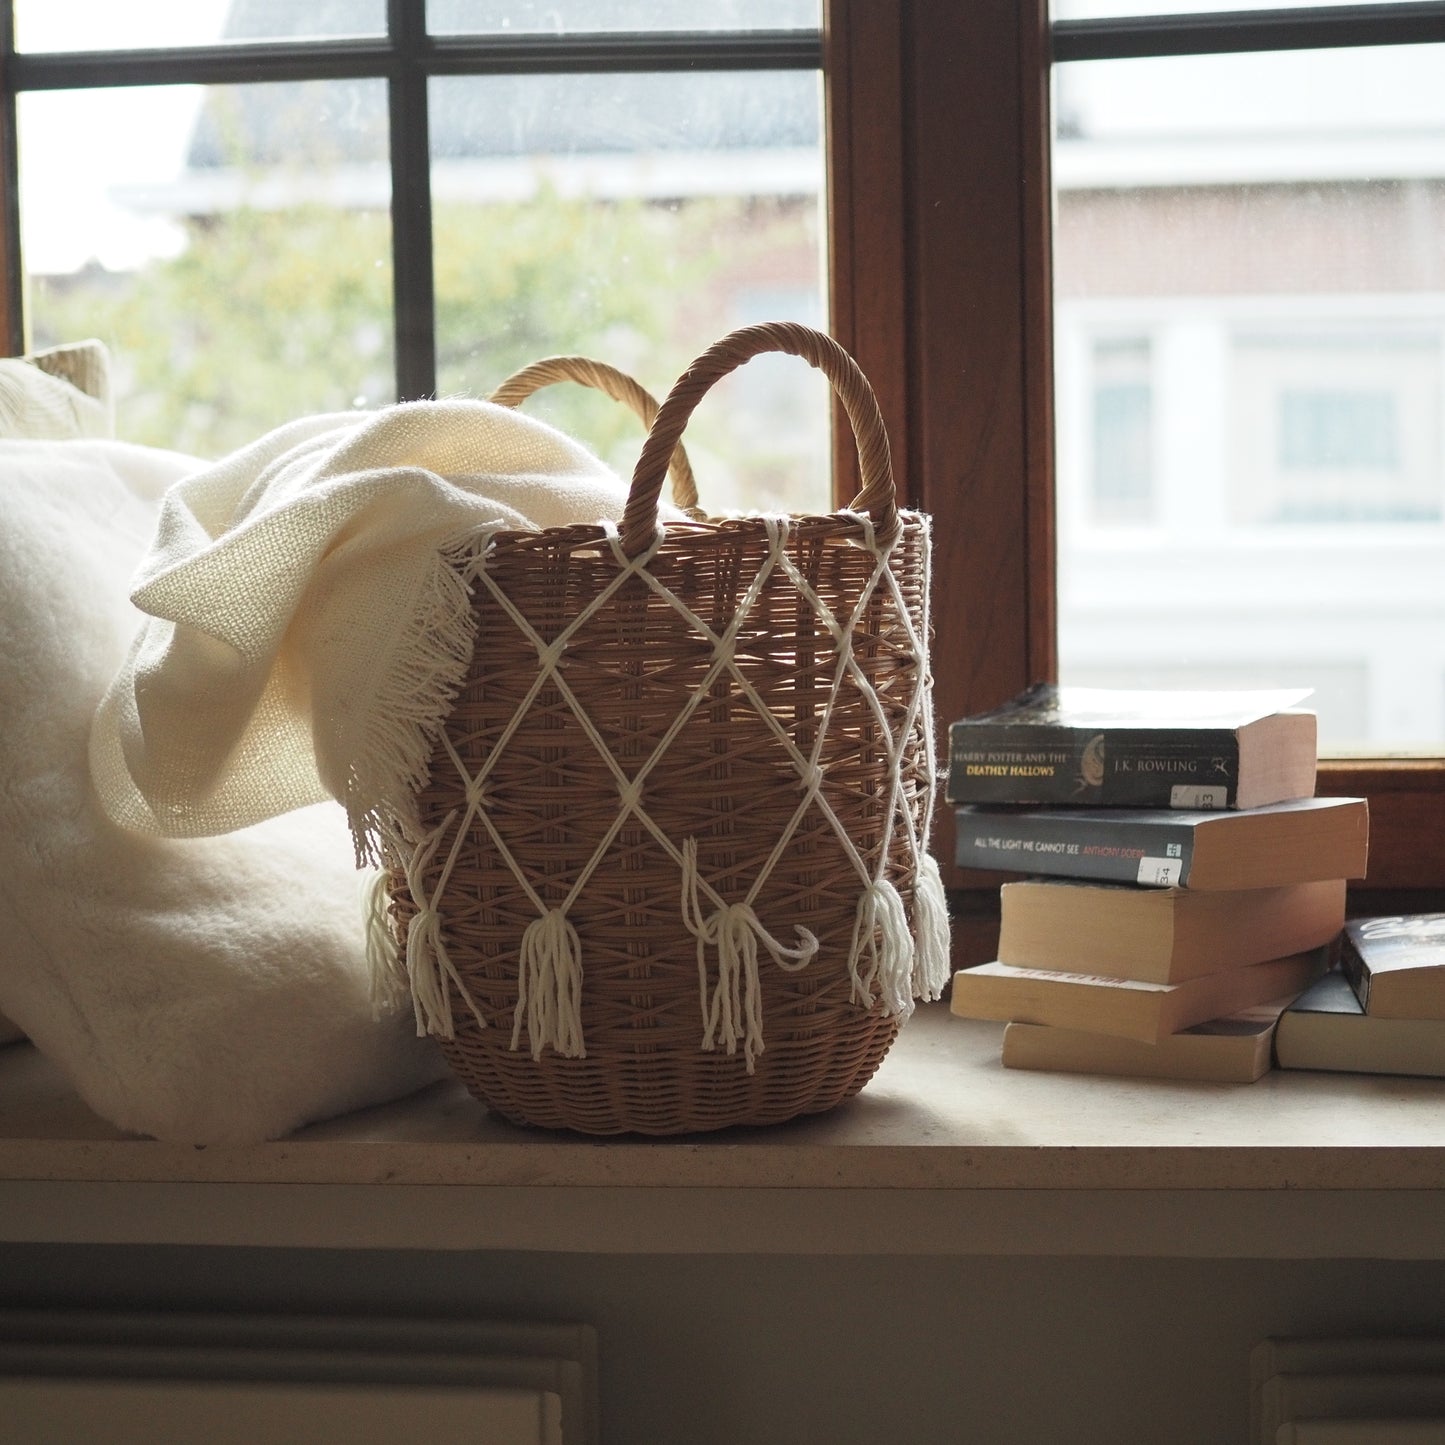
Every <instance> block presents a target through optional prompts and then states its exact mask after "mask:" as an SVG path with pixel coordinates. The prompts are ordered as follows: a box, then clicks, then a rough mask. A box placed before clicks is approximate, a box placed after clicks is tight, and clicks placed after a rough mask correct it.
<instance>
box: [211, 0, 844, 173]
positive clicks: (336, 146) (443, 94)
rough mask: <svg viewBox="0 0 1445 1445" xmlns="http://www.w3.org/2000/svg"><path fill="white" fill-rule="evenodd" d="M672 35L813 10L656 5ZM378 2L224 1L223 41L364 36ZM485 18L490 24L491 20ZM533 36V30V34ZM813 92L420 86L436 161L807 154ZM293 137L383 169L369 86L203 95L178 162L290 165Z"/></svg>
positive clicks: (602, 85)
mask: <svg viewBox="0 0 1445 1445" xmlns="http://www.w3.org/2000/svg"><path fill="white" fill-rule="evenodd" d="M668 6H669V8H668V12H667V13H668V18H669V20H670V21H671V22H673V23H674V24H675V25H676V28H678V29H686V28H689V27H688V26H687V25H684V24H681V23H679V22H681V21H682V20H684V19H686V18H688V17H689V16H690V15H691V16H692V17H694V18H693V21H692V24H693V26H694V27H696V28H701V26H702V24H703V17H707V18H709V19H710V20H711V21H712V25H711V27H710V28H716V26H717V23H718V19H719V16H720V15H722V16H727V15H728V14H729V13H730V12H733V13H736V14H737V15H738V16H739V17H740V18H741V19H743V20H746V19H748V18H754V19H755V18H756V14H757V12H759V11H760V10H761V11H762V12H763V13H765V14H766V17H767V23H768V24H769V25H770V26H787V25H798V24H801V23H803V22H804V21H810V20H812V19H814V18H815V12H816V0H668ZM558 8H559V7H558V5H557V4H556V0H551V3H549V4H545V5H544V4H542V3H540V0H531V3H527V0H522V3H517V0H510V3H505V4H504V3H502V0H430V6H429V15H430V18H431V23H432V26H433V28H434V29H435V30H436V31H437V32H438V33H442V32H444V31H445V30H446V28H447V26H448V25H449V24H450V25H453V26H456V25H460V24H463V23H465V25H466V28H467V29H468V30H469V31H473V32H474V31H478V30H481V29H483V28H485V27H486V26H487V25H488V24H490V23H491V22H492V21H493V20H495V19H496V18H497V17H499V16H500V15H502V13H503V12H506V13H507V14H509V15H511V16H512V17H513V23H512V26H511V28H512V29H513V30H519V29H525V28H526V25H525V23H524V22H525V20H526V18H527V16H528V15H529V14H530V13H535V14H537V15H543V14H546V13H551V12H553V11H555V10H556V9H558ZM383 10H384V6H383V4H382V0H315V3H313V4H308V5H304V6H303V5H298V4H295V3H294V0H287V3H278V0H235V3H234V4H233V5H232V7H231V11H230V14H229V16H228V18H227V22H226V26H225V30H224V32H223V33H224V36H225V38H226V39H230V40H251V39H260V38H266V39H280V38H299V37H301V36H315V35H318V34H319V35H329V36H335V35H347V34H367V33H371V34H375V33H377V31H378V28H379V26H380V24H381V23H382V21H383V19H384V16H383V15H382V14H381V13H380V12H382V11H383ZM492 12H495V14H493V13H492ZM570 13H575V14H578V15H579V17H580V18H581V19H585V20H586V21H587V22H588V23H589V24H588V28H595V29H599V30H600V29H614V30H616V29H624V28H629V27H630V26H632V25H637V26H645V24H646V22H647V17H648V15H649V14H652V15H655V13H656V7H655V4H649V3H647V0H574V3H573V5H572V6H571V7H570ZM536 28H541V26H540V24H539V25H538V26H537V27H536ZM820 106H821V98H820V82H819V78H818V76H817V75H816V74H815V73H814V72H811V71H772V72H766V73H759V72H748V71H715V72H709V73H706V74H699V73H696V72H662V73H656V74H634V73H606V74H591V75H538V74H529V75H487V76H440V77H437V78H435V79H434V80H433V81H432V82H431V112H430V128H431V147H432V155H433V156H434V157H435V158H437V159H439V160H442V159H459V158H473V157H483V158H485V157H498V158H500V157H507V156H522V155H555V154H561V155H566V154H571V153H581V154H591V155H596V154H608V153H612V154H627V153H630V152H636V151H656V150H663V151H667V150H685V151H698V150H729V151H736V150H769V149H779V148H792V147H797V146H816V145H817V144H818V139H819V120H820ZM298 137H305V138H306V140H307V141H308V142H309V143H310V144H311V149H312V153H313V154H315V153H316V152H318V151H319V153H320V156H321V157H322V158H324V159H327V160H331V161H333V162H351V163H355V162H367V161H384V160H385V158H386V155H387V101H386V89H385V85H384V83H383V82H382V81H380V80H333V81H306V82H291V81H286V82H278V83H274V84H266V85H246V86H236V87H229V88H226V89H218V90H215V91H212V92H211V94H210V96H209V98H208V100H207V103H206V104H205V106H204V107H203V108H202V110H201V113H200V116H199V117H198V120H197V123H196V128H195V132H194V134H193V136H192V139H191V145H190V148H189V152H188V156H187V164H188V165H189V166H190V167H192V168H193V169H198V170H205V169H214V168H217V167H221V166H228V165H273V164H279V163H282V162H284V161H285V160H286V159H288V158H290V159H293V160H294V159H295V158H296V155H297V149H298Z"/></svg>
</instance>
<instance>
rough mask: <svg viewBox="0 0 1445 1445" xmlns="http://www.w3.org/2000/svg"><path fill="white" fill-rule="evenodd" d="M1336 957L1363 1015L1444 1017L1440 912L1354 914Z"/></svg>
mask: <svg viewBox="0 0 1445 1445" xmlns="http://www.w3.org/2000/svg"><path fill="white" fill-rule="evenodd" d="M1340 962H1341V965H1342V966H1343V968H1344V970H1345V974H1346V976H1347V977H1348V978H1349V980H1350V983H1351V984H1352V985H1353V987H1354V990H1355V994H1356V996H1357V997H1358V999H1359V1000H1360V1005H1361V1007H1362V1008H1363V1009H1364V1011H1365V1012H1366V1013H1367V1014H1372V1015H1374V1016H1375V1017H1376V1018H1390V1019H1445V913H1404V914H1393V915H1389V916H1386V917H1382V918H1359V919H1355V920H1353V921H1351V922H1350V923H1349V924H1348V925H1347V926H1346V928H1345V936H1344V941H1343V949H1342V951H1341V954H1340Z"/></svg>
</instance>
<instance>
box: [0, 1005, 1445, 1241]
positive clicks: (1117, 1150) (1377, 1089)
mask: <svg viewBox="0 0 1445 1445" xmlns="http://www.w3.org/2000/svg"><path fill="white" fill-rule="evenodd" d="M1001 1027H1002V1026H1001V1025H996V1024H985V1023H976V1022H972V1021H965V1020H961V1019H956V1018H953V1017H951V1016H950V1015H949V1014H948V1013H947V1011H946V1009H945V1008H944V1007H943V1006H941V1005H939V1006H932V1007H928V1008H924V1009H920V1010H919V1012H918V1014H917V1015H916V1016H915V1017H914V1018H913V1020H911V1021H910V1022H909V1024H908V1025H907V1026H906V1027H905V1028H904V1030H903V1033H902V1035H901V1036H900V1039H899V1041H898V1043H897V1045H896V1046H895V1047H894V1049H893V1051H892V1052H891V1053H890V1054H889V1056H888V1058H887V1059H886V1060H885V1061H884V1064H883V1066H882V1068H881V1069H880V1070H879V1072H878V1075H877V1077H876V1078H875V1079H874V1080H873V1082H872V1083H871V1084H870V1085H869V1086H868V1088H867V1089H865V1090H864V1092H863V1093H862V1094H861V1095H860V1096H859V1097H858V1098H857V1099H855V1100H853V1101H852V1102H850V1103H849V1104H847V1105H844V1106H843V1107H842V1108H840V1109H838V1110H835V1111H834V1112H833V1113H831V1114H828V1115H824V1116H820V1117H817V1118H813V1119H806V1120H800V1121H797V1122H795V1123H793V1124H789V1125H785V1126H782V1127H779V1128H774V1129H766V1130H739V1131H730V1132H727V1133H724V1134H719V1135H709V1136H698V1137H693V1138H688V1139H669V1140H641V1139H612V1140H592V1139H584V1138H580V1137H574V1136H557V1135H552V1134H549V1133H546V1132H544V1131H537V1130H524V1129H517V1128H514V1127H512V1126H510V1125H507V1124H505V1123H503V1122H502V1121H501V1120H499V1119H497V1118H496V1117H495V1116H493V1115H492V1114H490V1113H489V1112H488V1111H487V1110H486V1109H485V1108H484V1107H483V1106H481V1105H480V1104H478V1103H477V1102H476V1101H474V1100H473V1099H471V1098H470V1097H469V1096H468V1095H467V1094H466V1093H465V1091H464V1090H462V1089H461V1087H460V1086H458V1085H453V1084H442V1085H437V1086H435V1087H433V1088H431V1089H429V1090H426V1091H424V1092H422V1093H420V1094H417V1095H415V1096H413V1097H411V1098H408V1099H404V1100H400V1101H398V1102H396V1103H394V1104H389V1105H386V1106H383V1107H381V1108H377V1109H371V1110H366V1111H362V1112H359V1113H356V1114H352V1115H348V1116H346V1117H344V1118H340V1119H335V1120H330V1121H328V1122H326V1123H323V1124H318V1125H315V1126H313V1127H311V1128H309V1129H305V1130H302V1131H301V1132H299V1133H297V1134H295V1135H293V1136H291V1137H290V1138H287V1139H284V1140H279V1141H277V1142H275V1143H269V1144H263V1145H257V1146H251V1147H245V1148H238V1147H220V1146H211V1147H208V1148H203V1149H198V1148H193V1147H189V1146H182V1145H172V1144H163V1143H158V1142H156V1141H154V1140H148V1139H139V1138H133V1137H128V1136H126V1135H123V1134H121V1133H119V1132H118V1131H116V1130H115V1129H113V1128H111V1127H109V1126H108V1125H106V1124H105V1123H103V1122H102V1121H101V1120H99V1119H97V1118H96V1117H95V1116H94V1115H93V1114H91V1113H90V1111H89V1110H87V1109H86V1108H85V1106H84V1105H83V1104H81V1103H80V1101H79V1100H78V1099H77V1098H76V1097H75V1095H74V1093H73V1092H72V1091H71V1090H70V1088H69V1087H68V1085H67V1084H66V1083H65V1081H64V1080H63V1078H62V1077H61V1076H60V1074H59V1072H58V1071H57V1070H55V1069H54V1068H53V1067H52V1066H51V1065H50V1064H49V1063H48V1061H46V1060H45V1059H43V1058H42V1057H41V1056H40V1055H38V1054H37V1053H36V1052H35V1051H34V1050H33V1049H31V1048H30V1047H29V1046H28V1045H16V1046H11V1047H9V1048H6V1049H0V1240H9V1241H16V1242H43V1241H55V1242H69V1243H111V1244H113V1243H149V1244H241V1245H282V1246H286V1245H294V1246H302V1247H326V1246H337V1247H356V1248H363V1247H365V1248H435V1249H476V1248H490V1249H536V1250H548V1251H561V1252H569V1251H581V1252H601V1253H611V1252H617V1253H730V1252H739V1253H758V1252H762V1253H774V1252H776V1253H797V1254H815V1253H847V1254H919V1253H922V1254H938V1255H949V1254H1012V1255H1022V1254H1044V1255H1059V1254H1065V1255H1069V1254H1074V1255H1106V1254H1122V1255H1158V1256H1174V1257H1233V1258H1246V1257H1252V1256H1259V1257H1276V1258H1312V1257H1336V1258H1349V1257H1355V1258H1361V1257H1363V1258H1373V1257H1379V1258H1404V1259H1415V1258H1418V1259H1445V1226H1442V1224H1441V1221H1442V1220H1445V1081H1435V1080H1420V1079H1396V1078H1376V1077H1367V1076H1354V1075H1328V1074H1303V1073H1284V1072H1275V1073H1271V1074H1268V1075H1266V1076H1265V1078H1263V1079H1261V1080H1260V1081H1259V1082H1258V1083H1255V1084H1252V1085H1248V1086H1232V1085H1210V1084H1188V1083H1169V1082H1157V1081H1149V1080H1119V1079H1105V1078H1090V1077H1074V1076H1067V1075H1050V1074H1033V1073H1023V1072H1016V1071H1010V1070H1005V1069H1003V1068H1002V1067H1001V1066H1000V1064H999V1061H998V1044H999V1036H1000V1032H1001Z"/></svg>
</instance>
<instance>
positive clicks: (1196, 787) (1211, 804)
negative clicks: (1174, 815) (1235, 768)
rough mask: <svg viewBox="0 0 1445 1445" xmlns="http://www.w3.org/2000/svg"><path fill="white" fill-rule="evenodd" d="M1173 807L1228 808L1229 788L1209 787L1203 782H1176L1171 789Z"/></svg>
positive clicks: (1170, 796) (1170, 795) (1170, 804)
mask: <svg viewBox="0 0 1445 1445" xmlns="http://www.w3.org/2000/svg"><path fill="white" fill-rule="evenodd" d="M1169 806H1170V807H1171V808H1198V809H1201V810H1202V809H1206V808H1227V807H1228V806H1229V789H1228V788H1221V787H1217V786H1215V787H1207V786H1205V785H1204V784H1203V783H1176V784H1175V785H1174V786H1173V787H1172V788H1170V789H1169Z"/></svg>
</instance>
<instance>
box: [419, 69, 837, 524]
mask: <svg viewBox="0 0 1445 1445" xmlns="http://www.w3.org/2000/svg"><path fill="white" fill-rule="evenodd" d="M431 97H432V118H431V144H432V153H433V167H432V188H433V201H434V205H435V223H434V232H435V248H436V291H437V327H438V340H437V347H438V355H437V362H438V386H439V389H440V390H441V392H442V393H443V394H448V393H457V392H465V393H471V394H485V393H486V392H488V391H490V390H492V389H493V388H494V387H495V386H496V385H497V384H498V383H499V382H500V381H501V380H502V379H503V378H504V377H505V376H506V375H507V374H508V373H509V372H511V371H512V370H514V369H516V368H517V367H519V366H522V365H525V364H526V363H528V362H531V361H535V360H537V359H538V358H540V357H542V356H547V355H551V354H555V353H559V352H565V353H582V354H585V355H590V356H593V357H595V358H596V359H598V360H600V361H605V362H608V363H610V364H611V365H613V366H617V367H620V368H621V369H622V370H624V371H626V372H628V373H630V374H631V375H632V376H634V377H635V378H636V379H637V380H638V381H639V382H641V383H642V384H643V386H645V387H647V388H648V389H649V390H650V391H652V392H654V393H655V394H657V395H658V396H659V397H660V396H661V394H662V393H663V392H664V391H665V390H666V388H667V387H668V386H670V385H671V383H672V382H673V381H674V380H675V379H676V377H677V376H678V375H679V374H680V372H681V371H682V370H683V368H684V367H685V366H686V365H687V364H688V363H689V362H690V361H691V360H692V359H693V357H694V356H696V355H697V354H698V353H699V352H701V351H702V350H703V349H704V348H706V347H707V346H708V345H710V344H711V343H712V342H713V341H715V340H716V339H717V338H718V337H719V336H721V335H723V334H724V333H725V332H727V331H730V330H732V329H733V328H734V327H736V326H739V325H744V324H748V323H752V322H755V321H764V320H797V321H804V322H808V323H810V324H813V325H824V324H826V321H825V316H824V308H823V275H822V261H821V257H822V239H821V235H820V196H821V193H822V181H823V165H822V149H821V140H820V125H821V119H820V111H819V81H818V77H817V75H816V74H814V73H811V72H810V73H795V72H768V73H765V74H739V73H713V74H707V75H671V74H663V75H626V74H619V75H595V76H577V75H573V76H537V75H533V76H514V77H466V78H454V77H446V78H441V79H437V80H434V81H433V82H432V84H431ZM527 406H528V410H529V411H533V412H535V414H537V415H541V416H548V417H550V418H551V419H552V420H554V421H555V422H556V423H557V424H559V425H562V426H563V427H564V428H565V429H567V430H569V431H572V432H574V433H575V434H576V435H577V436H579V437H581V438H582V439H584V440H586V441H588V442H589V443H590V444H591V445H593V446H594V447H596V448H597V449H598V450H600V451H601V452H603V454H604V455H606V456H607V458H608V459H609V460H610V461H611V462H612V463H613V464H614V465H615V466H617V467H618V468H619V469H621V470H623V471H624V472H630V470H631V467H632V463H633V461H634V460H635V459H636V453H637V449H638V446H639V444H640V439H641V427H640V424H639V423H638V422H637V421H636V420H635V419H634V418H633V417H632V416H631V415H630V414H628V413H626V412H623V411H622V409H621V408H620V407H619V406H618V405H617V404H616V403H615V402H610V401H607V400H605V399H603V398H602V397H600V396H598V395H596V394H594V393H591V392H588V391H585V390H583V389H582V388H580V387H572V386H565V387H559V388H551V389H549V390H548V391H546V392H544V393H542V394H541V395H539V396H538V397H537V399H536V402H535V403H533V402H528V403H527ZM685 443H686V445H687V448H688V451H689V455H690V456H691V459H692V462H693V466H694V470H695V471H696V473H697V480H698V489H699V493H700V495H701V500H702V505H703V506H704V507H705V508H706V509H707V510H709V511H719V510H723V509H726V508H735V507H741V506H756V507H772V508H781V509H785V510H795V511H810V510H818V509H820V508H825V507H827V506H828V505H829V499H828V472H829V468H828V404H827V389H826V384H825V383H824V382H823V381H822V379H821V378H820V377H819V376H818V375H817V374H816V373H815V372H813V371H812V370H811V368H809V367H808V366H807V365H806V364H805V363H804V362H801V361H798V360H795V359H793V358H783V357H759V358H757V359H755V360H753V361H751V362H749V363H748V364H747V365H746V366H744V367H743V368H742V369H741V370H740V371H739V372H738V373H737V374H736V375H734V376H730V377H728V378H726V379H725V380H724V381H723V382H721V383H719V385H718V386H717V387H716V388H714V390H713V391H712V392H710V393H709V394H708V396H707V397H705V398H704V400H703V402H702V404H701V406H700V407H699V408H698V410H697V412H696V413H695V416H694V420H693V421H692V423H690V425H689V427H688V430H687V434H686V437H685Z"/></svg>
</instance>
